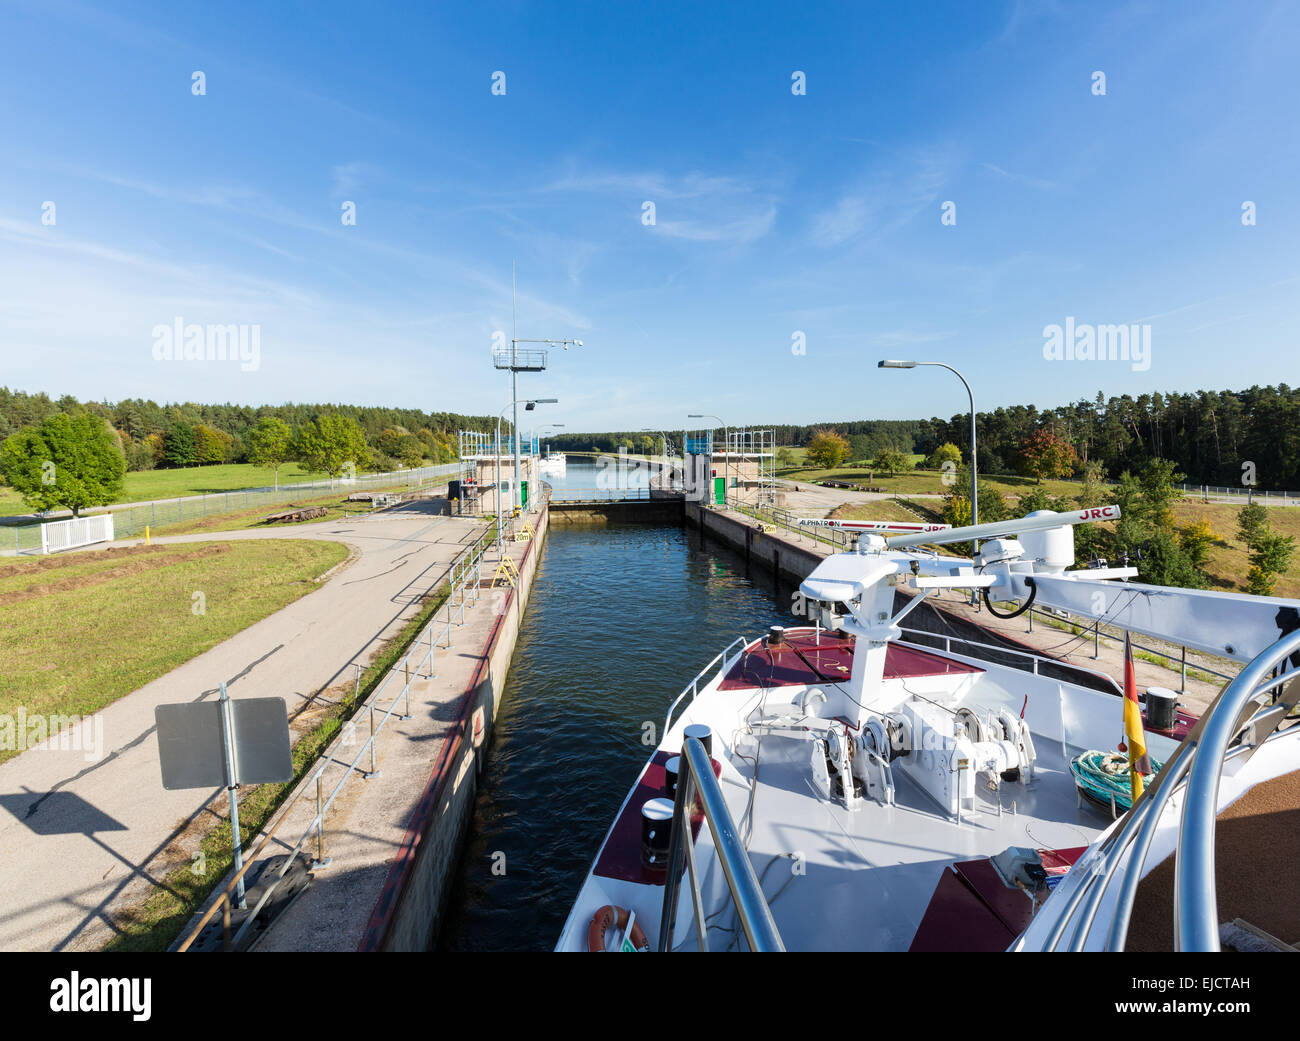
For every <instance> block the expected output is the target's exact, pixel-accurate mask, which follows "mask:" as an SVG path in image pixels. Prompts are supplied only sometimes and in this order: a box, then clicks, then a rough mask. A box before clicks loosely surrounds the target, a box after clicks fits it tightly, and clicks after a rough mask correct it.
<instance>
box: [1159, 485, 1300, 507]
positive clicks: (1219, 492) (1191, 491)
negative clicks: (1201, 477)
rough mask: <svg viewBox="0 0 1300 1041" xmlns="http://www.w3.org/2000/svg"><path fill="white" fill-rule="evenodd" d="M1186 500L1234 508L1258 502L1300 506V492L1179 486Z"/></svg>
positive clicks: (1266, 504)
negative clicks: (1198, 500)
mask: <svg viewBox="0 0 1300 1041" xmlns="http://www.w3.org/2000/svg"><path fill="white" fill-rule="evenodd" d="M1179 487H1180V488H1181V489H1182V492H1183V498H1185V499H1201V500H1203V501H1206V502H1226V503H1231V504H1232V505H1234V506H1244V505H1246V503H1248V502H1252V501H1253V502H1257V503H1259V504H1260V505H1261V506H1300V491H1294V492H1290V491H1285V490H1284V491H1280V492H1274V491H1267V490H1263V491H1261V490H1260V489H1258V488H1223V487H1220V486H1218V485H1213V484H1183V485H1179Z"/></svg>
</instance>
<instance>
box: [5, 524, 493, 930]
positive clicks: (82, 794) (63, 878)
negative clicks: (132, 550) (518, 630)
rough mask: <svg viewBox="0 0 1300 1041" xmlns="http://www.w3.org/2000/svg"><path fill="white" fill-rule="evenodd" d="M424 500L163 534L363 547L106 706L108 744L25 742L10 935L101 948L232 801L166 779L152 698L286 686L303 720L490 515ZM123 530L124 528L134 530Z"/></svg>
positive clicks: (14, 792) (9, 858)
mask: <svg viewBox="0 0 1300 1041" xmlns="http://www.w3.org/2000/svg"><path fill="white" fill-rule="evenodd" d="M442 508H443V500H423V501H415V502H411V503H409V504H406V505H404V506H402V507H400V508H397V509H394V510H388V511H383V512H380V513H376V514H374V515H366V516H362V517H353V518H349V519H347V520H345V521H332V522H326V523H322V524H309V525H299V526H295V527H291V528H286V529H283V530H277V531H263V530H256V531H232V532H219V533H213V534H207V535H183V536H176V537H175V538H170V539H159V540H155V541H158V542H173V541H174V542H192V541H227V540H234V539H248V538H262V539H265V538H291V539H304V538H305V539H328V540H334V541H341V542H344V543H347V544H348V545H349V546H350V547H352V549H353V554H352V556H351V557H350V558H349V560H348V561H346V562H345V563H344V564H343V565H341V566H340V567H339V568H336V569H335V571H334V572H333V573H332V575H331V576H330V577H329V578H328V580H326V581H325V582H323V583H322V584H321V587H320V588H319V589H317V590H316V591H314V592H311V593H309V594H307V595H306V596H304V597H303V598H302V599H300V600H297V601H295V602H294V603H292V604H290V605H289V606H287V607H285V608H283V609H282V610H280V611H278V612H276V613H275V614H273V615H271V616H269V617H267V618H264V619H263V620H262V621H260V622H258V623H256V624H255V625H252V626H250V627H249V628H248V629H245V630H244V631H242V632H240V633H238V634H236V635H235V636H233V637H231V638H230V639H228V640H226V641H225V642H224V643H222V644H220V645H218V646H217V647H214V648H212V649H211V650H209V651H207V652H206V653H204V654H201V655H199V656H198V657H196V658H194V659H192V660H190V661H188V662H186V663H185V664H184V665H181V666H179V667H178V668H176V669H174V670H172V671H171V672H169V673H168V674H167V675H165V676H162V677H160V678H159V679H157V680H154V681H153V682H152V683H149V684H147V685H146V686H144V687H142V688H141V689H140V690H137V691H135V692H133V693H132V694H129V695H127V696H126V697H124V698H121V699H120V700H118V701H117V702H115V703H114V704H112V705H111V706H109V707H108V708H106V709H104V710H103V711H102V712H101V713H100V714H99V716H100V718H102V720H103V733H104V744H103V748H104V753H105V754H104V755H103V757H102V758H100V759H99V760H97V761H93V762H88V761H87V759H86V755H85V754H84V753H82V752H79V751H58V750H52V749H49V748H48V747H38V748H34V749H30V750H29V751H27V752H25V753H23V754H22V755H20V756H17V757H15V758H14V759H11V760H9V761H8V762H6V763H4V764H3V765H0V949H3V950H87V949H97V948H99V947H101V946H103V944H104V943H105V942H107V941H108V940H109V939H110V938H111V937H112V936H113V935H114V924H113V912H114V911H115V910H120V909H122V908H124V907H128V906H131V905H133V904H134V903H136V902H138V901H139V900H140V899H141V898H142V897H143V896H144V895H145V894H146V893H147V892H148V891H149V889H150V887H151V886H152V885H153V884H155V883H157V882H159V881H161V880H162V879H163V878H164V877H165V875H166V873H167V872H168V871H169V870H171V869H172V868H174V867H176V866H178V865H180V864H183V863H187V862H189V861H190V860H191V857H192V856H193V854H194V853H195V852H196V851H197V849H198V842H199V839H200V837H201V836H202V834H203V833H204V832H206V831H207V829H208V828H210V827H211V826H212V825H213V824H215V823H217V822H218V820H220V819H224V816H225V813H226V807H225V796H224V794H221V796H220V798H219V799H218V797H217V795H218V793H217V792H215V791H202V790H194V791H177V792H165V791H163V789H162V784H161V777H160V774H159V768H158V750H157V742H156V739H155V735H154V707H155V706H156V705H159V704H165V703H171V702H188V701H200V700H206V699H212V698H213V697H215V696H216V693H217V685H218V683H219V682H220V681H221V680H225V681H226V683H227V684H228V689H229V691H230V694H231V696H232V697H235V698H241V697H269V696H280V697H283V698H284V699H285V701H286V703H287V706H288V710H289V714H290V718H291V720H292V721H294V722H295V723H296V725H297V727H298V728H299V729H302V728H304V727H305V726H307V725H308V724H309V723H310V721H311V720H312V719H313V717H314V716H315V715H316V714H317V713H319V712H320V711H321V710H322V709H323V707H324V706H326V705H328V703H329V702H330V701H332V700H333V697H334V695H335V694H337V693H338V692H340V691H342V690H344V689H348V688H350V687H351V686H352V684H353V682H354V675H355V671H356V670H355V669H354V668H353V663H360V664H362V665H365V664H367V663H368V662H369V661H370V660H371V658H372V657H373V656H374V655H375V654H376V653H377V652H378V651H379V649H380V648H381V647H382V645H383V643H384V641H385V640H386V639H387V638H389V637H391V636H393V635H395V634H396V633H397V632H398V631H399V630H400V628H401V626H402V625H403V623H404V622H405V620H406V619H407V618H409V617H410V616H411V615H412V614H414V613H415V612H416V611H417V610H418V604H419V602H420V599H421V597H423V596H424V595H425V594H427V593H429V592H431V591H432V590H433V589H434V588H436V586H437V585H438V584H439V583H440V582H442V581H443V579H444V578H445V577H446V573H447V568H448V565H449V564H450V562H451V561H452V560H453V559H454V558H455V556H456V555H457V554H458V553H459V552H460V551H461V550H462V549H463V548H464V547H465V546H466V545H468V544H469V543H471V542H473V541H474V539H475V538H476V537H477V535H478V533H479V532H480V531H481V530H482V526H481V524H480V523H479V522H477V521H474V520H472V519H468V518H454V517H446V516H440V515H439V514H440V512H441V510H442ZM124 544H129V543H119V545H124Z"/></svg>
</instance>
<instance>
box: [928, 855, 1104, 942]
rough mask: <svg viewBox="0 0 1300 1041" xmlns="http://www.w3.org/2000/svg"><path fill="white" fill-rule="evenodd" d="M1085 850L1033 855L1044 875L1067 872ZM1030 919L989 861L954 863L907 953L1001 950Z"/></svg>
mask: <svg viewBox="0 0 1300 1041" xmlns="http://www.w3.org/2000/svg"><path fill="white" fill-rule="evenodd" d="M1085 849H1087V847H1086V846H1074V847H1072V848H1070V849H1057V850H1043V849H1040V850H1039V851H1038V855H1039V858H1040V859H1041V860H1042V863H1043V867H1044V868H1045V869H1046V871H1047V873H1048V875H1049V876H1060V875H1063V874H1065V872H1067V871H1069V869H1070V867H1071V866H1072V865H1073V864H1074V862H1075V861H1076V860H1078V859H1079V857H1081V856H1082V855H1083V851H1084V850H1085ZM1032 918H1033V905H1032V904H1031V903H1030V900H1029V897H1028V896H1027V895H1026V894H1025V893H1024V892H1023V891H1021V890H1019V889H1010V888H1008V887H1007V886H1006V885H1005V884H1003V882H1002V878H1001V876H999V875H998V872H997V869H996V868H995V867H994V866H993V862H992V861H991V860H989V859H988V858H987V857H985V858H984V859H982V860H963V861H958V862H957V863H955V864H952V865H951V866H949V867H948V868H946V869H945V870H944V872H943V877H942V878H940V879H939V884H938V885H937V886H936V887H935V890H934V895H933V896H932V897H931V898H930V904H929V906H928V907H927V908H926V909H925V915H924V916H923V917H922V919H921V924H920V925H919V926H918V927H917V930H916V935H915V936H914V937H912V945H911V947H909V948H908V950H909V951H989V952H993V951H1005V950H1006V949H1007V948H1008V947H1010V946H1011V943H1012V941H1014V940H1015V938H1016V937H1017V936H1019V935H1020V934H1021V933H1022V932H1024V930H1025V927H1026V926H1028V925H1029V922H1030V920H1031V919H1032Z"/></svg>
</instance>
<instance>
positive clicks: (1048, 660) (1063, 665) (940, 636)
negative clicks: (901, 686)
mask: <svg viewBox="0 0 1300 1041" xmlns="http://www.w3.org/2000/svg"><path fill="white" fill-rule="evenodd" d="M899 632H902V633H910V634H912V635H914V636H928V637H929V638H930V639H932V640H943V642H944V643H943V652H944V654H953V653H957V654H960V653H961V652H960V651H957V652H954V651H953V649H952V643H953V641H954V640H955V641H957V643H964V644H966V646H968V647H979V648H981V649H983V650H987V651H997V652H998V653H999V654H1014V655H1017V656H1018V657H1021V658H1028V659H1030V660H1031V661H1032V662H1033V665H1034V667H1033V674H1034V675H1035V676H1038V675H1040V673H1039V671H1038V666H1039V665H1040V664H1043V665H1050V666H1052V667H1053V668H1057V669H1072V670H1073V671H1075V672H1082V673H1084V674H1085V675H1088V676H1093V677H1095V678H1097V679H1101V680H1105V681H1106V682H1107V683H1109V684H1110V685H1111V686H1112V687H1113V688H1114V689H1115V692H1116V693H1120V694H1122V693H1123V689H1122V688H1121V687H1120V685H1119V684H1118V683H1116V682H1115V681H1114V680H1113V679H1112V678H1111V677H1110V676H1107V675H1106V674H1105V673H1104V672H1094V671H1093V670H1092V669H1085V668H1084V667H1083V666H1082V665H1075V664H1074V663H1073V662H1068V661H1061V660H1060V659H1059V658H1052V657H1050V656H1048V655H1045V654H1034V653H1033V652H1031V651H1022V650H1020V649H1018V648H1016V647H999V646H998V645H997V644H994V643H982V642H980V641H979V640H968V639H967V638H966V637H964V636H950V635H948V634H947V633H932V632H929V631H927V630H925V629H910V628H907V627H905V626H903V627H900V628H899ZM898 642H899V643H900V644H911V645H912V646H915V647H919V648H921V649H922V650H933V649H934V648H932V647H928V646H926V645H925V644H923V643H916V642H915V641H911V640H899V641H898ZM968 657H969V655H968Z"/></svg>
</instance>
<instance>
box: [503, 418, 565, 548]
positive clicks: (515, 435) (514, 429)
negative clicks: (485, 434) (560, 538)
mask: <svg viewBox="0 0 1300 1041" xmlns="http://www.w3.org/2000/svg"><path fill="white" fill-rule="evenodd" d="M559 400H560V399H559V398H533V399H532V400H530V401H525V402H524V411H525V412H531V411H533V409H535V408H536V407H537V406H538V405H554V404H555V403H556V402H557V401H559ZM511 407H513V408H514V410H515V414H516V415H517V414H518V412H519V402H518V401H517V400H513V399H512V400H511V402H510V404H509V405H507V406H506V408H503V409H502V410H501V414H500V415H499V416H497V443H496V446H495V449H494V451H493V453H492V475H493V477H494V478H496V480H495V482H494V483H495V484H496V493H497V559H498V560H499V559H500V558H501V556H502V555H503V554H504V553H505V542H504V541H503V539H502V534H501V423H502V422H503V421H504V420H505V418H506V409H508V408H511ZM510 433H511V436H512V438H513V440H514V442H515V488H514V489H512V490H511V496H510V497H511V498H512V499H513V498H514V497H515V494H516V493H517V491H518V485H519V431H518V428H517V427H516V426H514V425H513V424H512V425H511V427H510Z"/></svg>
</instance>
